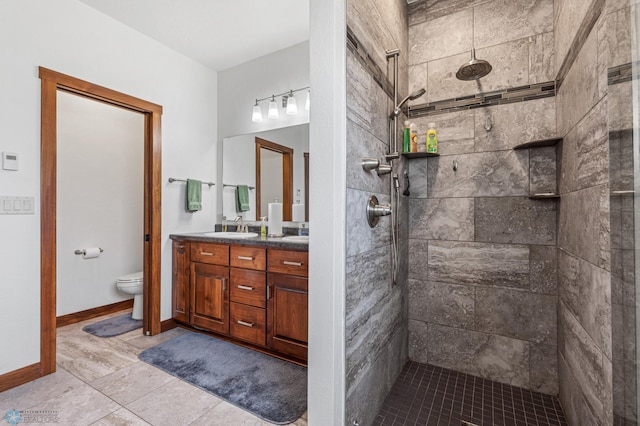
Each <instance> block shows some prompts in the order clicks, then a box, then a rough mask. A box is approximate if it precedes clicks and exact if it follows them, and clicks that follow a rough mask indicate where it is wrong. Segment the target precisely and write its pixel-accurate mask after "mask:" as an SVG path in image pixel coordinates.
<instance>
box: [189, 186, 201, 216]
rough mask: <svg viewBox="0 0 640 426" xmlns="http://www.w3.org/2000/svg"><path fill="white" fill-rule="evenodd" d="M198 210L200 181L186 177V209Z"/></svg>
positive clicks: (199, 208)
mask: <svg viewBox="0 0 640 426" xmlns="http://www.w3.org/2000/svg"><path fill="white" fill-rule="evenodd" d="M198 210H202V182H200V181H199V180H195V179H187V211H188V212H197V211H198Z"/></svg>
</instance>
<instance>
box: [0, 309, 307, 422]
mask: <svg viewBox="0 0 640 426" xmlns="http://www.w3.org/2000/svg"><path fill="white" fill-rule="evenodd" d="M121 314H122V312H118V313H116V314H113V315H107V316H103V317H100V318H95V319H92V320H88V321H84V322H80V323H77V324H71V325H68V326H66V327H61V328H59V329H58V330H57V331H58V333H57V362H58V371H56V372H55V373H54V374H51V375H49V376H45V377H42V378H40V379H38V380H35V381H33V382H30V383H26V384H24V385H22V386H19V387H17V388H13V389H9V390H8V391H5V392H1V393H0V423H2V424H4V416H5V413H7V411H9V410H14V409H15V410H32V411H34V412H36V411H37V412H43V411H52V412H54V413H55V415H56V416H57V417H58V421H57V422H53V423H38V424H40V425H47V424H50V425H55V426H61V425H65V426H85V425H100V426H106V425H134V426H137V425H156V426H164V425H171V426H183V425H184V426H187V425H192V426H216V425H220V426H231V425H243V426H267V425H271V423H269V422H265V421H264V420H261V419H259V418H257V417H255V416H254V415H253V414H251V413H249V412H246V411H244V410H242V409H240V408H237V407H235V406H234V405H231V404H229V403H227V402H225V401H223V400H221V399H219V398H217V397H215V396H213V395H211V394H209V393H207V392H205V391H203V390H201V389H199V388H197V387H195V386H192V385H190V384H188V383H186V382H183V381H182V380H180V379H178V378H175V377H173V376H171V375H169V374H167V373H165V372H163V371H161V370H158V369H157V368H155V367H152V366H150V365H148V364H146V363H144V362H142V361H140V360H139V359H138V354H140V352H142V351H143V350H145V349H147V348H149V347H151V346H154V345H157V344H158V343H161V342H163V341H165V340H167V339H170V338H172V337H175V336H178V335H179V334H181V333H184V330H182V329H180V328H175V329H173V330H170V331H167V332H165V333H162V334H159V335H157V336H153V337H147V336H144V335H142V331H141V330H134V331H131V332H129V333H126V334H123V335H120V336H115V337H110V338H99V337H95V336H92V335H90V334H88V333H85V332H83V331H82V327H84V326H85V325H87V324H91V323H94V322H97V321H100V320H103V319H105V318H108V317H109V316H116V315H121ZM8 424H9V423H7V425H8ZM306 425H307V420H306V414H305V415H303V416H302V417H301V418H300V419H298V420H297V421H295V422H294V423H292V426H306Z"/></svg>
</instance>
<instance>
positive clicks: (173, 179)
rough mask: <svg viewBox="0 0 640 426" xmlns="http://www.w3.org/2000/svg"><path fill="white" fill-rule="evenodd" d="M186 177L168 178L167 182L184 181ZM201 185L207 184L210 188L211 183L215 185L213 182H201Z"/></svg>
mask: <svg viewBox="0 0 640 426" xmlns="http://www.w3.org/2000/svg"><path fill="white" fill-rule="evenodd" d="M186 181H187V180H186V179H176V178H169V183H173V182H186ZM202 184H203V185H209V188H211V187H212V186H213V185H215V183H213V182H202Z"/></svg>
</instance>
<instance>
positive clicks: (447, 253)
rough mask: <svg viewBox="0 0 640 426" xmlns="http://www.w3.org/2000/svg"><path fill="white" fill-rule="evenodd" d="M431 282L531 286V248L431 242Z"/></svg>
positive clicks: (429, 251) (429, 248) (429, 270)
mask: <svg viewBox="0 0 640 426" xmlns="http://www.w3.org/2000/svg"><path fill="white" fill-rule="evenodd" d="M428 253H429V254H428V255H429V269H428V279H429V281H432V282H433V281H435V282H441V283H450V284H466V285H484V286H501V287H512V288H521V289H526V288H528V287H529V247H528V246H523V245H515V244H483V243H465V242H450V241H435V240H434V241H429V247H428Z"/></svg>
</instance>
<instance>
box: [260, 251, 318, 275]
mask: <svg viewBox="0 0 640 426" xmlns="http://www.w3.org/2000/svg"><path fill="white" fill-rule="evenodd" d="M268 266H269V272H279V273H282V274H289V275H300V276H303V277H306V276H307V275H309V253H308V252H306V251H289V250H269V260H268Z"/></svg>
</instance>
